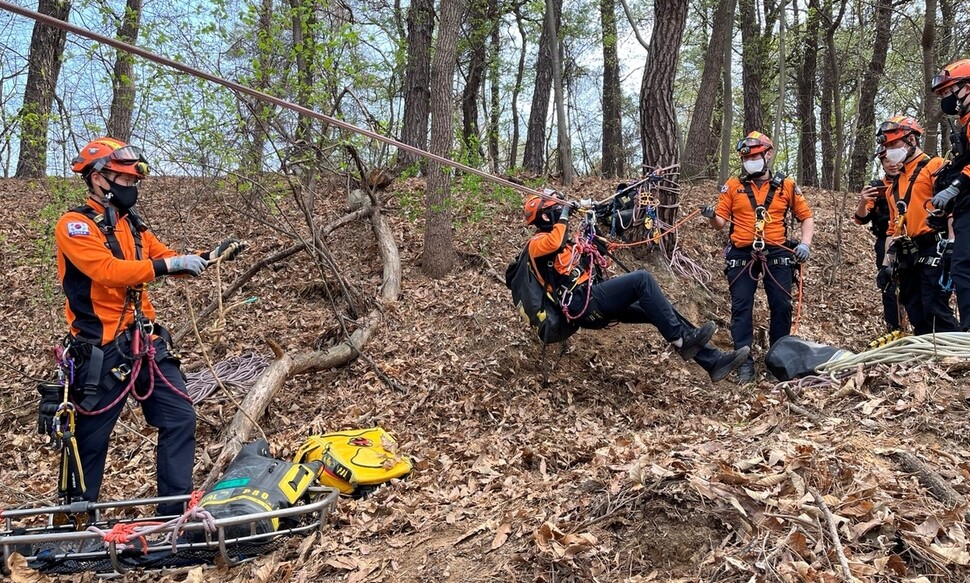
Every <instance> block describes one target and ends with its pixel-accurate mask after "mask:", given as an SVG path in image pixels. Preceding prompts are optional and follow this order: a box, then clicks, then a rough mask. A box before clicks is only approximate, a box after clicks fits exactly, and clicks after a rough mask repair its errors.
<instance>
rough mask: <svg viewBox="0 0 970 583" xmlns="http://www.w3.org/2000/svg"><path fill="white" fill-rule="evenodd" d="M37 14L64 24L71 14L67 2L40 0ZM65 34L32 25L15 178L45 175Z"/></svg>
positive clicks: (61, 0) (66, 0)
mask: <svg viewBox="0 0 970 583" xmlns="http://www.w3.org/2000/svg"><path fill="white" fill-rule="evenodd" d="M37 11H38V12H40V13H41V14H45V15H47V16H51V17H53V18H56V19H58V20H63V21H65V22H67V17H68V14H69V13H70V12H71V3H70V1H68V0H39V2H38V5H37ZM66 39H67V31H64V30H61V29H59V28H52V27H50V26H47V25H44V24H40V23H39V22H37V23H34V32H33V33H32V34H31V36H30V52H29V54H28V55H27V82H26V84H25V85H24V104H23V107H22V108H21V110H20V115H19V117H20V157H19V158H18V159H17V173H16V176H17V178H43V177H44V176H46V175H47V126H48V123H49V121H50V114H51V107H52V106H53V104H54V91H55V90H56V88H57V77H58V75H60V73H61V58H62V56H63V55H64V43H65V41H66Z"/></svg>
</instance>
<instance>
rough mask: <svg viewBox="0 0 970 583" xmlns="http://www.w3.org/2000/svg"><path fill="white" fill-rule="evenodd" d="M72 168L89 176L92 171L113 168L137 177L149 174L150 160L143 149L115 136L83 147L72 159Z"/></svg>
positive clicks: (114, 170) (94, 141)
mask: <svg viewBox="0 0 970 583" xmlns="http://www.w3.org/2000/svg"><path fill="white" fill-rule="evenodd" d="M71 170H72V171H73V172H76V173H78V174H82V175H84V176H87V175H89V174H91V173H92V172H101V171H102V170H111V171H113V172H117V173H119V174H130V175H132V176H135V177H137V178H144V177H146V176H148V162H146V161H145V157H144V156H143V155H142V152H141V149H140V148H137V147H135V146H129V145H128V144H126V143H124V142H122V141H121V140H116V139H114V138H98V139H96V140H92V141H91V142H90V143H89V144H88V145H87V146H84V147H83V148H81V151H80V152H79V153H78V155H77V156H75V157H74V159H73V160H71Z"/></svg>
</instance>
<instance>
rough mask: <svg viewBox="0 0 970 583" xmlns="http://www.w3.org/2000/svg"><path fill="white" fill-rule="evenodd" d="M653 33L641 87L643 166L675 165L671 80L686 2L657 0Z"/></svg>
mask: <svg viewBox="0 0 970 583" xmlns="http://www.w3.org/2000/svg"><path fill="white" fill-rule="evenodd" d="M654 16H655V20H654V30H653V34H652V35H651V36H650V51H649V56H648V57H647V63H646V66H645V67H644V69H643V80H642V83H641V85H640V145H641V149H642V151H643V163H644V164H645V165H655V166H667V165H669V164H673V163H675V162H677V160H678V158H679V156H678V152H677V114H676V112H675V111H674V78H675V77H676V75H677V57H678V55H679V53H680V41H681V39H682V38H683V34H684V24H685V22H686V20H687V0H657V2H655V3H654Z"/></svg>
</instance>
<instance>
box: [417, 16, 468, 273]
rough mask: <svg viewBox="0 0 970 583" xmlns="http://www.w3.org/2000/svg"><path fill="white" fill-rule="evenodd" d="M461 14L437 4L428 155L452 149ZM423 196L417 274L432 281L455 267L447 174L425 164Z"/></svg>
mask: <svg viewBox="0 0 970 583" xmlns="http://www.w3.org/2000/svg"><path fill="white" fill-rule="evenodd" d="M464 13H465V4H464V3H463V2H462V1H461V0H441V17H440V20H439V25H438V40H437V42H436V43H435V47H434V59H433V61H432V63H431V153H432V154H437V155H439V156H444V157H448V155H449V154H450V152H451V147H452V136H453V135H454V134H453V133H452V129H453V128H452V117H451V115H452V100H453V99H454V95H453V91H452V83H453V82H454V75H455V63H456V61H457V44H458V30H459V27H460V26H461V19H462V17H463V15H464ZM427 189H428V191H427V194H426V195H425V211H424V218H425V222H424V249H423V250H422V253H421V271H423V272H424V274H425V275H427V276H428V277H431V278H433V279H438V278H441V277H444V276H445V275H447V274H448V273H450V272H451V270H452V267H453V266H454V263H455V249H454V236H453V234H452V225H451V172H450V169H446V168H445V167H444V166H442V165H441V164H437V163H430V164H428V186H427Z"/></svg>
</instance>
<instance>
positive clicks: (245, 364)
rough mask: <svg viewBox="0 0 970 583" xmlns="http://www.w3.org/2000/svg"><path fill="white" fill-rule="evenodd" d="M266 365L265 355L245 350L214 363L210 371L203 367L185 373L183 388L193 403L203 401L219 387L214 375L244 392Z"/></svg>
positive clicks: (267, 363)
mask: <svg viewBox="0 0 970 583" xmlns="http://www.w3.org/2000/svg"><path fill="white" fill-rule="evenodd" d="M268 366H269V359H268V358H266V357H265V356H263V355H261V354H256V353H255V352H246V353H244V354H240V355H239V356H234V357H232V358H230V359H228V360H224V361H222V362H219V363H217V364H215V365H214V366H213V367H212V370H211V371H210V370H209V369H208V368H204V369H201V370H198V371H194V372H189V373H186V374H185V378H186V381H185V388H186V390H187V391H188V393H189V397H190V398H191V399H192V402H193V403H195V404H198V403H201V402H202V401H205V400H206V399H208V398H209V397H211V396H212V394H213V393H215V392H216V390H217V389H218V388H219V384H218V382H216V376H218V377H219V379H220V380H221V381H222V383H223V384H224V385H225V386H227V387H230V386H231V387H232V388H233V389H235V390H237V391H239V392H246V391H248V390H249V389H251V388H253V385H255V384H256V379H258V378H259V376H260V375H261V374H263V371H264V370H266V367H268ZM212 371H215V375H216V376H213V373H212Z"/></svg>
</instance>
